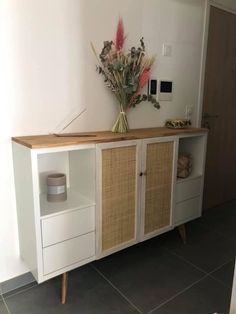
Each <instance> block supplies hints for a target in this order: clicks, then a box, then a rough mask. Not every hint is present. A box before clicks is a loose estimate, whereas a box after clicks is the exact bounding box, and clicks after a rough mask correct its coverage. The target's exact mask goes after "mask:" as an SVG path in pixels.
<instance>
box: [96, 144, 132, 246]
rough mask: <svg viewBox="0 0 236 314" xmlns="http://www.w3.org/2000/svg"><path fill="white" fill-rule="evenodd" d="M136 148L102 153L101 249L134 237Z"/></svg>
mask: <svg viewBox="0 0 236 314" xmlns="http://www.w3.org/2000/svg"><path fill="white" fill-rule="evenodd" d="M135 182H136V147H135V146H129V147H119V148H112V149H104V150H103V151H102V250H103V251H105V250H108V249H110V248H113V247H115V246H117V245H119V244H122V243H125V242H127V241H129V240H132V239H134V237H135Z"/></svg>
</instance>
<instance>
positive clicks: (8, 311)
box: [2, 296, 11, 314]
mask: <svg viewBox="0 0 236 314" xmlns="http://www.w3.org/2000/svg"><path fill="white" fill-rule="evenodd" d="M2 301H3V304H4V305H5V307H6V309H7V313H8V314H11V312H10V310H9V307H8V305H7V303H6V301H5V299H4V297H3V296H2Z"/></svg>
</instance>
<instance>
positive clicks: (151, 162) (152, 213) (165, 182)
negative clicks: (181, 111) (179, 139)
mask: <svg viewBox="0 0 236 314" xmlns="http://www.w3.org/2000/svg"><path fill="white" fill-rule="evenodd" d="M173 148H174V146H173V142H167V143H154V144H148V145H147V176H146V196H145V225H144V233H145V234H147V233H150V232H152V231H156V230H158V229H160V228H163V227H165V226H168V225H169V224H170V208H171V182H172V167H173V166H172V161H173Z"/></svg>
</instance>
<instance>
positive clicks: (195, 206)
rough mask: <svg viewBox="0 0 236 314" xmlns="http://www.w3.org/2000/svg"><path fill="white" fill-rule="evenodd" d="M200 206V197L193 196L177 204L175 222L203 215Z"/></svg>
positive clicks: (182, 221)
mask: <svg viewBox="0 0 236 314" xmlns="http://www.w3.org/2000/svg"><path fill="white" fill-rule="evenodd" d="M200 206H201V199H200V197H196V198H192V199H190V200H187V201H185V202H181V203H178V204H176V207H175V214H174V217H175V224H178V223H184V222H187V221H189V220H192V219H194V218H197V217H199V216H200V215H201V211H200Z"/></svg>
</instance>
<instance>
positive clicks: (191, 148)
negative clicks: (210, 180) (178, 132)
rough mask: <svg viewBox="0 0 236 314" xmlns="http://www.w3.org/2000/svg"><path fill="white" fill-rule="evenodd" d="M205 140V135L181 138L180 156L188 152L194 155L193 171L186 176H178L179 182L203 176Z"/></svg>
mask: <svg viewBox="0 0 236 314" xmlns="http://www.w3.org/2000/svg"><path fill="white" fill-rule="evenodd" d="M205 141H206V137H205V136H204V135H195V136H188V137H183V138H180V139H179V156H180V155H181V154H186V155H190V156H191V157H192V171H191V173H190V175H189V176H188V177H186V178H177V182H183V181H188V180H192V179H194V178H198V177H201V176H203V173H204V156H205Z"/></svg>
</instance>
